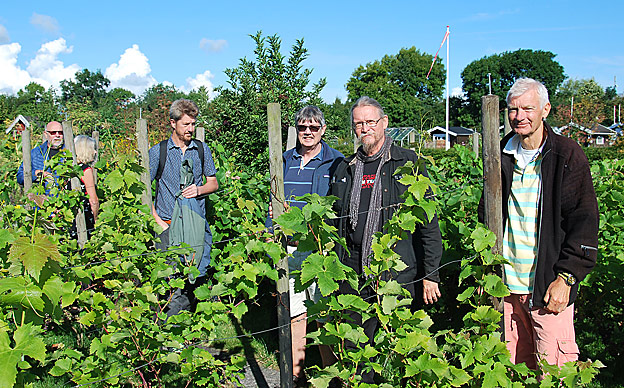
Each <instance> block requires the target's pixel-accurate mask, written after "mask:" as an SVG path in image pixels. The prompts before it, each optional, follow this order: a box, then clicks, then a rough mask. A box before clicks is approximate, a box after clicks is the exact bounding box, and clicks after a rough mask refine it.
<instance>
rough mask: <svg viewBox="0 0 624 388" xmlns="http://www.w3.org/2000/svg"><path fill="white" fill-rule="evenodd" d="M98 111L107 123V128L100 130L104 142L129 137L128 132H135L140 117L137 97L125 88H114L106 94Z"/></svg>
mask: <svg viewBox="0 0 624 388" xmlns="http://www.w3.org/2000/svg"><path fill="white" fill-rule="evenodd" d="M98 110H99V112H100V113H101V115H102V119H103V121H104V122H105V123H106V128H99V129H100V138H101V139H102V140H108V139H109V138H110V137H115V136H120V135H121V136H124V135H127V132H128V131H131V130H134V126H135V123H136V119H137V118H138V117H139V115H138V109H137V103H136V96H135V95H134V93H132V92H131V91H129V90H126V89H123V88H114V89H112V90H111V91H109V92H108V93H106V97H105V98H104V99H103V100H102V102H101V104H100V107H99V109H98Z"/></svg>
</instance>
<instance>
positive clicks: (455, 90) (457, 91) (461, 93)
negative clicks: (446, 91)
mask: <svg viewBox="0 0 624 388" xmlns="http://www.w3.org/2000/svg"><path fill="white" fill-rule="evenodd" d="M451 96H452V97H463V96H464V91H463V90H462V88H461V86H457V87H454V88H453V89H451Z"/></svg>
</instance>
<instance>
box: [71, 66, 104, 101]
mask: <svg viewBox="0 0 624 388" xmlns="http://www.w3.org/2000/svg"><path fill="white" fill-rule="evenodd" d="M108 85H110V80H109V79H108V78H106V77H105V76H104V75H103V74H102V71H101V70H97V71H94V72H91V71H89V69H83V70H79V71H77V72H76V74H75V80H73V79H68V80H63V81H61V85H60V86H61V101H62V102H63V103H67V102H70V101H73V102H79V103H84V104H89V105H90V106H92V107H93V108H97V107H98V106H99V104H100V102H101V101H102V100H103V99H104V96H106V88H107V87H108Z"/></svg>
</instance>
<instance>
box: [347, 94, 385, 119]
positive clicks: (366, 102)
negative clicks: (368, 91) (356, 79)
mask: <svg viewBox="0 0 624 388" xmlns="http://www.w3.org/2000/svg"><path fill="white" fill-rule="evenodd" d="M360 106H374V107H375V108H377V110H378V111H379V116H380V117H384V116H385V113H384V110H383V108H382V107H381V104H380V103H379V102H377V100H375V99H374V98H371V97H368V96H362V97H360V98H358V99H357V101H355V103H354V104H353V106H352V107H351V124H353V110H354V109H355V108H358V107H360Z"/></svg>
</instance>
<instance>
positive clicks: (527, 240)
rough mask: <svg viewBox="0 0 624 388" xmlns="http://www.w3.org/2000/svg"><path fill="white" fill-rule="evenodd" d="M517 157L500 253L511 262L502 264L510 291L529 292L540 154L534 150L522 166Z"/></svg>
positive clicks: (534, 258)
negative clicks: (501, 251) (522, 166)
mask: <svg viewBox="0 0 624 388" xmlns="http://www.w3.org/2000/svg"><path fill="white" fill-rule="evenodd" d="M519 151H520V150H519ZM520 152H522V151H520ZM519 159H522V158H521V157H519V156H516V164H515V166H514V172H513V181H512V183H511V193H510V195H509V203H508V208H509V216H508V218H507V223H506V225H505V233H504V237H503V256H504V257H505V258H506V259H507V260H509V262H510V264H505V282H506V284H507V286H508V287H509V290H510V291H511V293H512V294H530V293H532V292H533V280H534V278H535V268H536V266H537V241H538V221H539V220H538V206H539V199H540V192H541V164H542V157H541V152H540V150H537V151H536V152H535V154H534V156H533V157H532V158H531V159H530V160H529V161H528V163H527V164H526V166H525V167H524V168H521V167H520V165H519V163H518V160H519ZM520 164H524V163H522V162H521V163H520Z"/></svg>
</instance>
